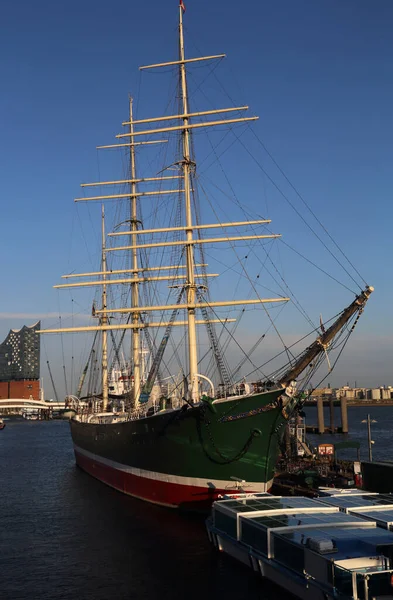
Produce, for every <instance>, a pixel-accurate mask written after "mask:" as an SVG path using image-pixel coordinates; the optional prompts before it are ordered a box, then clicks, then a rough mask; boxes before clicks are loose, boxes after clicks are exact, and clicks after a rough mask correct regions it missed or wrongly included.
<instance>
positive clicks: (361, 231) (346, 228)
mask: <svg viewBox="0 0 393 600" xmlns="http://www.w3.org/2000/svg"><path fill="white" fill-rule="evenodd" d="M186 7H187V11H186V14H185V25H186V30H187V31H186V34H187V53H188V55H189V56H196V55H198V53H199V52H202V53H207V54H216V53H221V52H226V53H227V56H228V58H227V60H226V61H224V62H223V63H222V64H220V66H219V69H217V70H216V71H215V73H217V76H218V77H219V78H220V82H221V83H222V84H223V86H224V87H225V88H226V89H227V90H228V91H229V94H230V98H231V99H232V100H233V102H235V103H238V104H243V103H246V104H249V106H250V108H251V111H252V113H253V114H258V115H259V116H260V120H259V122H258V124H257V125H256V129H255V131H256V133H257V135H258V137H259V138H260V139H261V140H262V141H263V142H264V144H266V146H267V148H268V149H269V151H270V152H271V153H272V154H273V156H274V157H275V159H276V160H277V162H278V163H279V165H280V166H281V168H282V169H283V170H284V171H285V173H286V174H287V176H288V177H289V179H290V180H291V182H292V183H293V184H294V185H295V186H296V188H297V189H298V190H299V191H300V192H301V194H302V195H303V196H304V198H305V199H306V200H307V202H308V203H309V204H310V206H311V207H312V209H313V210H314V211H315V212H316V214H317V215H318V217H319V218H320V219H321V220H322V222H323V223H324V225H325V226H326V227H327V228H328V230H329V231H330V233H331V234H332V235H333V237H334V238H335V239H336V240H337V242H339V244H340V246H341V247H342V248H343V250H344V251H345V252H346V253H347V255H348V256H349V257H350V259H351V260H352V261H353V263H354V264H355V265H356V267H357V268H358V269H359V270H360V272H361V274H362V275H363V276H364V277H365V279H366V280H367V282H368V283H370V284H373V285H374V286H375V288H376V291H375V294H374V296H373V297H372V299H371V301H370V303H369V305H368V306H367V309H366V311H365V314H364V316H363V317H362V319H361V321H360V323H359V326H358V328H357V330H356V332H355V334H354V336H353V338H352V340H351V343H350V345H349V347H348V350H347V352H346V354H345V355H344V357H343V359H342V361H341V363H340V366H339V367H338V368H337V371H336V372H335V374H334V375H332V377H331V382H332V383H333V384H336V385H338V384H342V383H346V382H347V381H349V382H350V383H353V382H354V381H355V380H356V381H357V382H358V384H359V385H370V386H373V385H379V384H389V383H393V378H391V367H392V355H393V325H392V318H391V308H390V306H391V298H392V292H393V290H392V270H391V261H392V247H393V243H392V217H393V208H392V188H393V183H392V139H393V122H392V116H393V109H392V107H393V41H392V36H391V32H392V28H393V4H392V2H390V0H378V2H375V3H370V2H369V1H366V0H345V1H342V0H329V1H328V0H320V1H319V2H311V0H281V1H276V2H266V1H264V0H263V1H260V2H255V3H247V4H244V3H239V2H235V1H234V0H225V1H224V0H216V1H215V2H211V1H209V2H208V1H207V0H198V1H196V0H188V1H187V3H186ZM176 25H177V2H176V0H160V1H158V0H150V1H149V2H145V3H144V2H139V3H134V2H125V1H124V0H116V1H114V2H112V3H108V2H103V1H102V0H98V1H97V0H96V1H94V2H93V1H91V0H85V1H84V2H76V1H75V0H71V1H69V2H67V3H62V4H58V3H54V2H49V1H44V0H37V1H36V2H34V3H32V2H27V1H26V0H16V1H14V2H12V3H11V2H10V1H8V2H5V3H4V4H3V7H2V17H1V26H0V27H1V36H0V46H1V48H0V57H1V58H0V76H1V82H2V86H1V92H0V129H1V144H0V161H1V167H2V168H1V173H2V175H1V178H0V194H1V198H2V218H1V221H0V223H1V225H0V227H1V231H0V235H1V240H2V248H3V261H2V276H3V286H2V295H1V301H0V336H1V337H2V338H4V337H5V335H6V334H7V332H8V330H9V329H10V328H11V327H13V328H17V327H20V326H22V325H23V324H24V323H26V324H30V323H32V322H33V321H34V320H36V316H40V315H46V314H49V315H52V317H51V316H49V317H48V318H47V319H45V324H46V325H48V326H49V325H52V324H54V322H55V321H56V318H55V315H56V314H57V313H58V311H59V306H60V309H61V310H64V308H63V305H62V302H63V301H62V300H61V299H59V296H58V293H57V292H55V291H53V290H52V285H53V284H55V283H57V282H58V281H59V277H60V275H61V274H62V273H65V272H67V271H68V270H72V269H76V270H83V269H84V268H85V267H86V266H88V264H89V263H88V260H87V259H86V262H84V263H83V262H82V264H81V261H80V257H81V256H82V253H83V250H84V241H82V240H81V236H80V234H81V227H82V226H83V227H84V232H85V233H86V232H87V234H86V235H87V237H88V239H89V240H90V241H91V240H92V239H95V237H94V236H96V235H97V231H96V230H95V229H94V227H95V226H94V225H93V221H94V219H95V217H96V213H95V212H94V209H91V210H90V209H89V210H90V212H89V210H88V211H85V212H83V209H79V208H76V207H75V205H74V203H73V198H74V197H75V196H78V195H79V191H80V190H79V184H80V183H81V182H82V181H94V180H97V177H98V173H101V169H103V168H104V167H103V166H102V160H101V158H99V159H97V152H96V150H95V146H96V145H98V144H101V143H102V144H104V143H112V140H113V135H114V134H115V133H118V132H120V123H121V121H123V120H124V119H125V118H126V116H127V97H128V94H129V93H130V92H131V93H132V94H134V95H137V94H138V92H140V91H141V96H142V98H143V102H144V103H143V106H142V103H141V101H137V102H136V107H137V110H138V116H140V117H141V118H142V117H146V116H152V115H157V114H159V113H160V112H161V109H162V103H161V104H160V103H159V101H158V99H157V87H158V88H159V89H162V91H163V96H164V100H165V98H166V96H165V94H167V91H168V88H167V87H166V85H167V84H166V83H164V79H163V77H162V75H142V76H141V75H140V74H139V71H138V66H140V65H142V64H149V63H152V62H157V61H161V60H171V59H172V58H175V57H176V52H177V47H176ZM202 73H203V71H200V73H199V72H196V75H195V77H196V78H198V77H200V78H202V79H203V78H204V76H201V74H202ZM196 81H197V79H196ZM206 84H207V91H208V94H209V97H210V98H211V99H212V101H213V102H214V103H216V104H217V106H219V105H220V106H225V105H228V98H226V99H225V95H223V94H222V95H221V92H220V89H221V88H220V87H219V86H217V82H216V79H215V76H214V77H210V78H207V80H206ZM154 90H155V92H154ZM195 102H196V104H197V106H198V108H201V109H202V110H203V108H204V107H203V106H202V105H203V97H202V96H198V94H196V96H195ZM250 139H252V138H250ZM251 143H252V142H250V144H251ZM251 147H252V150H253V152H255V153H258V154H257V157H258V161H259V162H260V163H261V164H263V166H264V168H265V169H266V171H267V172H268V173H269V176H270V177H272V178H273V179H274V181H276V182H277V183H278V184H279V186H280V188H281V189H283V190H285V192H287V193H292V196H291V201H293V202H297V203H298V206H299V207H301V203H300V202H299V200H298V199H296V196H295V195H294V194H293V192H291V191H290V189H289V188H288V186H287V185H286V184H285V182H284V180H283V178H282V176H281V175H280V174H279V173H278V171H277V170H276V169H275V167H274V165H273V164H272V163H271V162H270V161H269V159H268V157H267V156H266V154H265V153H264V152H263V151H262V149H261V147H259V146H258V145H255V144H254V145H253V146H250V148H251ZM234 160H235V159H232V158H231V157H230V156H229V155H228V166H229V169H232V172H233V176H232V180H233V184H234V186H235V188H236V191H237V194H238V196H239V197H241V194H242V193H243V192H244V193H245V194H246V195H247V196H248V197H252V196H253V195H255V189H256V188H255V187H252V186H260V187H259V188H257V189H258V193H259V192H261V193H260V199H261V200H260V202H261V210H262V211H263V212H264V214H268V215H269V216H270V217H272V219H273V224H274V228H275V229H276V230H277V231H279V232H282V233H283V234H284V236H286V237H285V239H287V240H289V241H290V243H294V244H295V245H296V246H297V248H299V249H301V248H302V249H303V251H304V253H305V254H308V253H307V249H308V246H309V248H310V249H311V253H312V256H313V258H314V259H315V260H317V261H318V262H319V264H321V265H323V266H325V267H326V268H328V270H329V272H331V273H333V274H335V275H337V276H338V278H339V279H340V281H343V282H344V283H345V284H350V283H351V282H350V280H349V279H348V277H347V276H346V275H345V274H344V273H343V272H342V271H340V270H339V268H338V266H337V265H335V264H334V263H333V262H332V261H331V260H330V258H329V256H327V255H326V253H325V252H324V250H323V249H322V247H321V246H318V245H317V244H315V242H314V241H312V240H310V239H309V238H308V237H307V235H308V234H307V231H306V229H305V228H304V225H303V224H302V223H301V222H298V221H296V220H295V218H294V214H293V212H291V209H290V208H289V207H288V206H287V205H286V203H285V201H283V200H282V199H281V198H280V196H279V194H277V193H276V192H275V191H274V189H273V188H272V186H271V185H270V184H269V182H268V180H267V178H266V176H264V175H263V174H262V173H261V172H259V174H258V175H257V178H258V177H259V179H256V180H253V181H254V182H253V184H252V185H251V184H248V185H247V183H246V184H245V183H244V182H245V181H248V177H247V178H245V177H244V174H247V176H248V168H249V164H248V162H249V161H248V160H247V156H244V157H243V159H242V161H241V162H240V163H239V164H238V167H240V168H238V169H235V168H234V166H235V165H236V163H235V162H231V161H234ZM254 166H255V165H254ZM241 171H242V172H241ZM207 175H208V176H209V173H207ZM255 181H256V182H257V183H255ZM302 210H303V209H302ZM302 239H304V244H303V243H301V242H302ZM92 248H93V246H92V247H91V248H90V247H89V251H91V253H92V254H91V258H92V261H93V259H94V258H95V255H94V251H93V250H92ZM283 255H285V252H284V251H283ZM285 259H286V256H284V258H283V260H285ZM84 260H85V259H84ZM291 260H292V259H290V258H288V264H287V267H286V268H287V271H286V272H287V274H288V278H289V280H290V285H291V287H293V288H294V289H296V292H297V295H298V296H299V297H301V299H302V301H303V303H304V305H305V306H307V309H308V310H309V312H310V314H312V317H313V318H314V319H315V320H318V318H319V313H320V312H323V314H324V315H325V314H326V317H327V316H328V315H329V316H330V315H332V314H334V313H335V312H337V309H338V308H340V307H343V306H345V305H346V304H347V303H349V302H350V301H351V299H352V296H351V295H348V294H347V295H346V294H345V293H343V291H344V290H343V288H340V287H334V286H333V284H331V283H330V282H329V281H328V282H326V280H325V281H324V282H323V281H322V279H321V278H320V276H319V274H318V272H314V273H313V272H312V271H310V272H309V271H308V270H307V269H305V268H304V270H303V267H299V269H300V270H296V269H297V267H296V268H295V266H294V264H295V263H292V262H291ZM349 287H351V285H349ZM351 289H352V288H351ZM344 292H345V291H344ZM285 324H286V325H287V326H288V331H289V334H290V335H296V334H299V336H300V335H302V334H303V333H304V329H305V328H304V322H301V321H296V320H294V321H291V322H287V323H285V321H284V325H285ZM73 337H75V336H73ZM67 344H68V345H67V349H66V353H67V352H69V351H71V353H72V354H73V355H74V356H75V357H76V356H77V350H76V348H77V346H78V344H79V342H78V341H77V340H76V339H74V340H73V341H72V342H71V341H69V342H67ZM71 346H72V349H71ZM78 353H79V349H78ZM47 355H48V356H50V359H51V364H52V368H53V370H54V372H55V374H56V377H57V379H58V380H59V384H58V385H59V389H61V387H62V383H61V382H60V380H61V378H62V375H61V370H60V367H61V364H62V362H63V358H62V352H61V348H60V341H59V338H57V341H56V340H55V338H50V340H49V338H46V340H45V349H44V352H43V354H42V359H43V367H42V375H44V377H45V379H46V380H47V379H48V378H47V371H46V366H45V362H46V359H47V358H46V356H47ZM75 360H77V359H75ZM48 385H49V384H48Z"/></svg>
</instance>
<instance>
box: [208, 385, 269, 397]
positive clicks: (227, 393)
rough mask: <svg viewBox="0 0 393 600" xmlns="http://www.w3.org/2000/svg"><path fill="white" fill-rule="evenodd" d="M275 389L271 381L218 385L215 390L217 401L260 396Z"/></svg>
mask: <svg viewBox="0 0 393 600" xmlns="http://www.w3.org/2000/svg"><path fill="white" fill-rule="evenodd" d="M272 387H275V384H274V382H272V381H250V382H248V381H241V382H238V383H235V384H232V385H224V384H220V385H219V386H218V388H217V394H216V398H217V399H222V398H229V397H231V396H249V395H251V394H261V393H263V392H267V391H268V390H270V389H272Z"/></svg>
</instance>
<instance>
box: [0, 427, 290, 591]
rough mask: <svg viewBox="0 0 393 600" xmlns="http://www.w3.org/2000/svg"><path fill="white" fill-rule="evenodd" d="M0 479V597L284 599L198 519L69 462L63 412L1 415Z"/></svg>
mask: <svg viewBox="0 0 393 600" xmlns="http://www.w3.org/2000/svg"><path fill="white" fill-rule="evenodd" d="M0 483H1V492H0V518H1V525H0V598H1V600H59V599H62V600H63V599H64V600H66V599H70V600H110V599H112V598H113V599H116V600H123V599H124V600H132V599H134V598H138V599H139V598H141V599H142V598H144V599H147V600H152V599H156V598H157V599H160V600H166V599H168V600H169V599H171V600H173V599H175V600H183V599H185V600H186V599H187V600H194V599H195V600H196V599H198V600H200V599H201V598H203V599H209V600H210V599H212V600H213V599H215V600H216V599H217V598H225V600H240V599H243V598H247V600H262V599H263V600H273V599H276V598H280V599H283V600H284V599H285V600H286V599H287V598H288V600H289V596H288V595H284V594H283V593H282V591H281V590H280V589H279V588H277V587H275V586H273V584H269V583H268V582H267V583H266V582H262V581H261V580H259V579H258V578H257V577H256V576H254V575H253V574H252V573H251V571H249V570H248V569H247V568H246V567H243V566H242V565H240V564H238V563H236V562H234V561H232V560H231V559H229V558H228V557H225V556H221V555H219V556H218V555H216V554H214V553H213V552H212V550H211V548H210V545H209V543H208V540H207V536H206V533H205V529H204V523H203V519H201V518H195V517H194V518H191V517H185V516H181V515H179V514H177V513H176V512H174V511H171V510H169V509H164V508H160V507H157V506H153V505H149V504H146V503H144V502H141V501H138V500H133V499H132V498H129V497H125V496H123V495H122V494H120V493H118V492H115V491H114V490H112V489H110V488H108V487H107V486H105V485H103V484H101V483H100V482H98V481H96V480H95V479H93V478H92V477H90V476H89V475H87V474H85V473H84V472H83V471H81V470H80V469H78V468H77V467H76V466H75V464H74V457H73V452H72V446H71V439H70V433H69V426H68V423H67V422H63V421H50V422H29V421H24V420H7V421H6V428H5V429H4V430H3V431H1V432H0Z"/></svg>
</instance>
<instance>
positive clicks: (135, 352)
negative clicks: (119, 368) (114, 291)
mask: <svg viewBox="0 0 393 600" xmlns="http://www.w3.org/2000/svg"><path fill="white" fill-rule="evenodd" d="M132 103H133V99H132V98H131V97H130V134H131V135H132V134H133V133H134V124H133V113H132ZM130 160H131V231H133V232H136V231H137V228H138V221H137V196H136V193H137V187H136V165H135V146H130ZM131 243H132V246H133V249H132V269H133V272H134V273H136V272H137V270H138V250H137V248H136V246H137V243H138V242H137V234H136V233H133V234H132V235H131ZM138 285H139V284H138V283H137V282H134V283H132V284H131V306H132V308H136V307H138V306H139V288H138ZM138 323H139V313H138V312H135V313H132V324H133V325H134V326H135V328H134V329H132V365H133V375H134V402H135V405H137V404H138V402H139V396H140V393H141V348H140V329H138V327H137V326H138Z"/></svg>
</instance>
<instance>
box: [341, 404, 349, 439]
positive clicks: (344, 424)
mask: <svg viewBox="0 0 393 600" xmlns="http://www.w3.org/2000/svg"><path fill="white" fill-rule="evenodd" d="M340 408H341V431H342V433H348V405H347V399H346V398H345V397H344V396H342V398H341V402H340Z"/></svg>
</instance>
